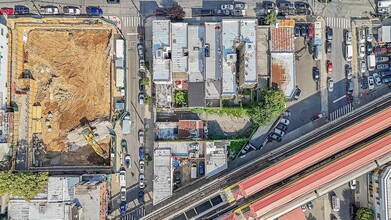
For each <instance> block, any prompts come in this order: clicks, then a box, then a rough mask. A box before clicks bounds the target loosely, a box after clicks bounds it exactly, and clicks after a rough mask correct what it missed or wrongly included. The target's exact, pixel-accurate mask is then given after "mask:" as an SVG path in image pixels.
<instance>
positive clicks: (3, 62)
mask: <svg viewBox="0 0 391 220" xmlns="http://www.w3.org/2000/svg"><path fill="white" fill-rule="evenodd" d="M0 29H1V35H0V109H2V108H5V106H6V103H7V76H8V37H7V36H8V28H7V26H5V25H3V24H1V23H0Z"/></svg>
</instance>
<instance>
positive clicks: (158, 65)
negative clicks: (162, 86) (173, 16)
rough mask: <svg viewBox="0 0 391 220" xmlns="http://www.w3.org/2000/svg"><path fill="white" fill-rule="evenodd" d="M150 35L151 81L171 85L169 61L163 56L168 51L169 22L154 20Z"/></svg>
mask: <svg viewBox="0 0 391 220" xmlns="http://www.w3.org/2000/svg"><path fill="white" fill-rule="evenodd" d="M152 33H153V35H152V45H153V46H152V49H153V81H154V82H155V83H159V82H165V83H171V70H170V69H171V68H170V63H171V61H170V59H168V58H167V56H166V55H165V53H167V51H168V50H169V49H170V21H169V20H154V21H153V23H152Z"/></svg>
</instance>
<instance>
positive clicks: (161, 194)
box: [153, 148, 173, 205]
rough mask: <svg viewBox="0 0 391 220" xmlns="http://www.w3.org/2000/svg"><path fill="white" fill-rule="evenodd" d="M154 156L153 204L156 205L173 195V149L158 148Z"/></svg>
mask: <svg viewBox="0 0 391 220" xmlns="http://www.w3.org/2000/svg"><path fill="white" fill-rule="evenodd" d="M153 157H154V160H153V161H154V163H153V170H154V179H153V205H156V204H158V203H160V202H161V201H163V200H165V199H167V198H169V197H170V196H171V195H172V175H173V173H172V172H173V171H172V170H173V169H172V160H171V150H170V149H167V148H164V149H159V148H158V149H156V150H155V152H154V156H153Z"/></svg>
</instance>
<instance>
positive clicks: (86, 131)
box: [82, 123, 108, 159]
mask: <svg viewBox="0 0 391 220" xmlns="http://www.w3.org/2000/svg"><path fill="white" fill-rule="evenodd" d="M82 133H83V135H84V137H85V139H86V140H87V141H88V143H89V144H90V145H91V147H92V149H94V151H95V153H96V154H98V155H99V156H101V157H103V158H105V159H107V158H108V156H107V153H106V151H105V150H103V149H102V147H101V146H99V144H98V142H96V141H95V137H96V135H95V134H94V132H93V128H92V127H91V125H90V124H89V123H86V124H85V125H84V126H83V130H82Z"/></svg>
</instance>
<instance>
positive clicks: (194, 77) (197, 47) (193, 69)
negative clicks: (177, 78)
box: [188, 25, 205, 82]
mask: <svg viewBox="0 0 391 220" xmlns="http://www.w3.org/2000/svg"><path fill="white" fill-rule="evenodd" d="M188 31H189V71H188V72H189V82H203V81H204V69H205V68H204V57H205V53H204V51H205V49H204V46H203V42H204V39H205V27H203V26H200V25H190V26H189V29H188Z"/></svg>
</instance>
